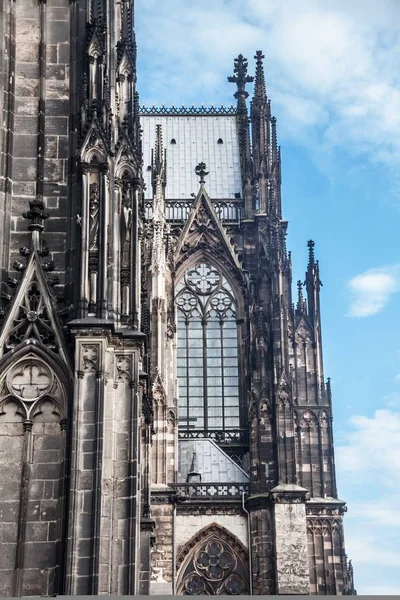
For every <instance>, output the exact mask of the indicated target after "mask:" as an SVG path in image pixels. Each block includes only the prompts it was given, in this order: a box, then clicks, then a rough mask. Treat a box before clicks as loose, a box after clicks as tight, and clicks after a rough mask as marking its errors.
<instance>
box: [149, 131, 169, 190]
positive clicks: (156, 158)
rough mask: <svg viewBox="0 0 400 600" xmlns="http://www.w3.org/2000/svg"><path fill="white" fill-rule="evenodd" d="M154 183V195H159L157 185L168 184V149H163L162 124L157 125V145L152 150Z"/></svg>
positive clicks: (163, 185)
mask: <svg viewBox="0 0 400 600" xmlns="http://www.w3.org/2000/svg"><path fill="white" fill-rule="evenodd" d="M151 154H152V159H151V162H152V165H151V171H152V185H153V194H154V197H156V196H157V185H160V184H161V186H162V187H163V188H165V186H166V184H167V177H166V151H165V150H163V139H162V129H161V125H156V146H155V149H154V150H152V153H151Z"/></svg>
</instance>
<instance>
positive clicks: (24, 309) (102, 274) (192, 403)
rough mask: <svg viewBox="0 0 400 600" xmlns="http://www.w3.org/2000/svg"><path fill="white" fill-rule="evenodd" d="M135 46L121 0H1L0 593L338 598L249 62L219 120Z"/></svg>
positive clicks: (326, 448) (304, 283)
mask: <svg viewBox="0 0 400 600" xmlns="http://www.w3.org/2000/svg"><path fill="white" fill-rule="evenodd" d="M139 51H140V48H139ZM136 54H137V48H136V42H135V27H134V4H133V0H118V1H116V2H111V0H47V2H46V0H18V2H15V1H13V0H0V88H1V93H0V113H1V117H2V130H1V131H0V152H1V154H0V240H1V244H0V273H1V290H0V293H1V308H0V320H1V321H0V596H9V597H10V596H11V597H18V596H57V595H160V594H166V595H240V594H241V595H243V594H244V595H282V594H300V595H309V594H312V595H327V594H334V595H355V594H356V592H355V589H354V584H353V572H352V566H351V562H349V561H348V559H347V556H346V553H345V545H344V535H343V515H344V513H345V511H346V504H345V502H344V501H343V500H340V499H339V498H338V494H337V489H336V479H335V461H334V445H333V434H332V395H331V386H330V380H329V379H327V380H326V379H325V375H324V369H323V357H322V341H321V309H320V288H321V285H322V284H321V281H320V273H319V266H318V261H317V260H316V258H315V248H314V242H313V241H308V251H309V259H308V265H307V266H306V272H305V277H304V278H302V279H300V280H299V281H298V282H297V291H296V294H295V297H292V288H293V284H292V267H291V255H290V252H288V250H287V247H286V241H285V239H286V234H287V226H288V224H287V222H286V221H285V220H284V219H283V218H282V205H281V157H280V148H279V146H278V142H277V124H276V119H275V117H274V116H273V113H272V109H271V104H270V101H269V99H268V97H267V92H266V86H265V79H264V68H263V58H264V57H263V55H262V52H261V51H257V52H256V56H255V63H254V64H255V72H254V75H251V74H250V71H249V66H248V61H247V60H246V59H245V58H244V57H243V56H242V55H239V56H238V57H237V58H236V59H235V60H234V63H233V69H232V71H231V70H230V68H229V65H227V75H229V77H228V78H227V79H228V81H227V85H230V84H231V86H232V93H233V94H234V97H235V103H234V105H233V106H231V107H230V108H225V107H223V106H221V107H216V106H212V107H210V108H206V107H203V106H202V107H199V108H196V107H194V106H192V107H189V108H187V107H186V108H185V107H181V108H177V107H172V108H166V107H164V106H160V107H156V106H153V107H146V106H144V105H141V104H140V102H139V95H138V92H137V89H136V79H137V72H136ZM248 90H249V91H248ZM249 96H250V97H249ZM305 242H306V241H305ZM294 287H296V286H294Z"/></svg>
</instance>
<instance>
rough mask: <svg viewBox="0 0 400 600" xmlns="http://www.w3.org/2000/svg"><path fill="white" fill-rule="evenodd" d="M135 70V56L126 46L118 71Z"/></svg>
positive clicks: (129, 71) (130, 71)
mask: <svg viewBox="0 0 400 600" xmlns="http://www.w3.org/2000/svg"><path fill="white" fill-rule="evenodd" d="M134 71H135V63H134V57H133V56H132V55H131V52H129V49H127V46H125V49H124V51H123V53H122V55H121V58H120V60H119V63H118V72H119V73H133V72H134Z"/></svg>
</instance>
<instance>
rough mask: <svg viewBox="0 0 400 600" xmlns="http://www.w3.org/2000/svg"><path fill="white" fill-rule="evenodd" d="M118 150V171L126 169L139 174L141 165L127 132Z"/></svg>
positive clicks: (116, 161)
mask: <svg viewBox="0 0 400 600" xmlns="http://www.w3.org/2000/svg"><path fill="white" fill-rule="evenodd" d="M116 149H117V152H116V156H115V166H116V169H117V170H118V171H121V170H122V169H123V168H124V167H126V168H127V169H128V170H129V172H130V173H132V174H134V173H136V172H139V164H138V160H137V156H136V154H137V153H136V152H135V149H134V147H133V145H132V142H131V140H130V139H129V136H128V135H127V133H126V132H125V134H124V135H123V137H122V138H121V139H120V141H119V142H118V144H117V148H116Z"/></svg>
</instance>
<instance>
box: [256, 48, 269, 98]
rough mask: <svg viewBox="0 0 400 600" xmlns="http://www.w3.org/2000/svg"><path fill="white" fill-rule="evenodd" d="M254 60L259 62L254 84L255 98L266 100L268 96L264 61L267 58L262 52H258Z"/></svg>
mask: <svg viewBox="0 0 400 600" xmlns="http://www.w3.org/2000/svg"><path fill="white" fill-rule="evenodd" d="M254 58H255V59H256V61H257V64H256V81H255V84H254V96H255V97H257V98H260V99H264V98H265V97H266V95H267V94H266V91H265V77H264V65H263V59H264V58H265V56H264V54H263V53H262V51H261V50H257V52H256V55H255V57H254Z"/></svg>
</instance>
